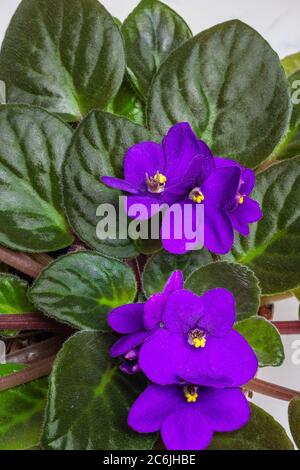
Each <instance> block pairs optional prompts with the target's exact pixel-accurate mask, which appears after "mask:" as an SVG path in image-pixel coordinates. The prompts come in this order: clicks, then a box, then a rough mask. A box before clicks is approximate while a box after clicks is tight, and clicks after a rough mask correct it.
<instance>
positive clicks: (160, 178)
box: [153, 171, 167, 184]
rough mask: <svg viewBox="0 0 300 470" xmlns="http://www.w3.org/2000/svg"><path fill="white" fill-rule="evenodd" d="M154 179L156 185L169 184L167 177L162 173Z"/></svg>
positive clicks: (157, 174)
mask: <svg viewBox="0 0 300 470" xmlns="http://www.w3.org/2000/svg"><path fill="white" fill-rule="evenodd" d="M153 179H154V181H155V182H156V183H159V184H166V182H167V178H166V177H165V175H163V174H162V173H159V171H158V172H157V173H156V174H155V175H154V178H153Z"/></svg>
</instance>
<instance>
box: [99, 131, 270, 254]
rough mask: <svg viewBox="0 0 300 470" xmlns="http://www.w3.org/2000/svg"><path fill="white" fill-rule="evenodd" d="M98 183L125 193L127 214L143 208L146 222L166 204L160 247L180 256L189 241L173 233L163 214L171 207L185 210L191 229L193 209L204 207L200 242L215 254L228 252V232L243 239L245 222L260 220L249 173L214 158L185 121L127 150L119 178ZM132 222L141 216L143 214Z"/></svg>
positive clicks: (230, 241)
mask: <svg viewBox="0 0 300 470" xmlns="http://www.w3.org/2000/svg"><path fill="white" fill-rule="evenodd" d="M102 182H103V183H105V184H106V185H107V186H110V187H113V188H117V189H119V190H122V191H125V192H126V193H128V194H129V195H128V197H127V205H126V209H127V211H128V212H130V208H131V207H132V206H133V205H134V204H143V205H144V206H145V207H146V208H147V212H146V214H147V217H146V218H150V217H151V216H153V215H154V213H155V212H158V211H159V210H160V209H161V208H162V207H165V205H167V206H168V207H169V209H168V210H167V211H166V212H165V213H164V217H163V221H162V229H161V238H162V243H163V246H164V248H165V249H166V250H167V251H169V252H171V253H175V254H182V253H185V252H186V251H187V250H188V248H187V247H188V246H190V240H189V239H186V235H185V233H184V232H183V233H182V237H181V238H178V237H176V236H175V235H174V234H175V233H176V230H175V228H174V226H173V227H172V224H173V225H174V224H175V223H176V220H175V221H174V218H172V217H170V214H168V211H172V210H173V206H174V204H178V205H179V206H181V207H182V208H184V207H185V206H187V205H188V206H189V208H190V209H191V210H190V211H189V214H190V215H189V217H190V218H191V221H190V222H191V224H193V225H194V226H195V227H196V228H197V227H198V226H197V223H198V224H199V223H200V222H199V221H198V220H197V210H196V208H197V205H199V204H201V205H204V208H205V213H204V224H203V227H202V228H203V232H204V240H203V243H204V246H205V248H207V249H208V250H210V251H212V252H213V253H217V254H225V253H228V252H229V251H230V249H231V248H232V245H233V241H234V230H236V231H238V232H239V233H241V234H242V235H244V236H247V235H248V234H249V227H248V224H249V223H253V222H256V221H258V220H259V219H260V218H261V217H262V212H261V209H260V206H259V204H258V203H257V202H256V201H254V200H252V199H251V198H250V194H251V192H252V190H253V187H254V184H255V175H254V172H253V171H252V170H250V169H247V168H243V167H242V166H241V165H239V164H238V163H237V162H235V161H233V160H227V159H223V158H218V157H214V156H213V155H212V152H211V151H210V149H209V147H208V146H207V145H206V144H205V142H203V141H201V140H199V139H198V137H197V136H196V135H195V133H194V132H193V130H192V129H191V127H190V125H189V124H188V123H179V124H176V125H175V126H173V127H172V128H171V129H170V131H169V132H168V134H167V135H166V137H165V138H164V139H163V141H162V143H161V144H158V143H155V142H142V143H139V144H136V145H134V146H133V147H131V148H130V149H129V150H128V152H127V153H126V156H125V162H124V180H121V179H119V178H113V177H110V176H104V177H102ZM183 212H184V211H183ZM137 218H141V219H142V218H145V215H144V213H143V214H142V215H138V216H137ZM170 221H171V222H170ZM164 224H168V227H167V229H166V227H164ZM169 225H171V227H170V226H169ZM165 233H167V234H168V236H167V237H166V236H165V235H164V234H165Z"/></svg>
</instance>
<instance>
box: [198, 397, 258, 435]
mask: <svg viewBox="0 0 300 470" xmlns="http://www.w3.org/2000/svg"><path fill="white" fill-rule="evenodd" d="M198 393H199V398H198V402H197V403H199V407H200V406H201V408H202V409H203V413H205V414H206V416H207V418H208V419H209V421H210V423H211V426H212V428H213V430H214V431H216V432H232V431H236V430H238V429H240V428H241V427H243V426H245V424H247V422H248V421H249V419H250V414H251V413H250V406H249V403H248V400H247V398H246V397H245V395H244V393H243V392H242V391H241V390H240V389H239V388H228V389H223V390H216V389H214V388H205V389H202V390H200V391H199V392H198Z"/></svg>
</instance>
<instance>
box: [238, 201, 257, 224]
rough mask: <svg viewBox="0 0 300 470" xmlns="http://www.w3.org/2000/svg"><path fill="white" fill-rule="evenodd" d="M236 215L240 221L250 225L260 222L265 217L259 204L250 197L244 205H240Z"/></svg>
mask: <svg viewBox="0 0 300 470" xmlns="http://www.w3.org/2000/svg"><path fill="white" fill-rule="evenodd" d="M234 213H235V215H236V216H237V217H238V218H239V219H240V220H242V221H243V222H246V223H248V224H251V223H253V222H258V221H259V220H260V219H261V218H262V216H263V214H262V211H261V208H260V205H259V204H258V202H257V201H254V200H253V199H250V197H245V199H244V202H243V204H239V205H238V207H237V208H236V210H235V211H234Z"/></svg>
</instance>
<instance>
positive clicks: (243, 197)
mask: <svg viewBox="0 0 300 470" xmlns="http://www.w3.org/2000/svg"><path fill="white" fill-rule="evenodd" d="M214 159H215V164H216V167H217V168H228V167H234V166H235V167H236V166H238V167H239V168H240V170H241V177H240V182H239V186H238V190H237V193H236V196H235V200H234V203H233V205H232V207H231V210H230V218H231V222H232V225H233V228H234V229H235V230H236V231H237V232H239V233H240V234H241V235H243V236H244V237H247V236H248V235H249V232H250V230H249V227H248V224H251V223H254V222H258V221H259V220H260V219H261V218H262V216H263V214H262V211H261V208H260V206H259V204H258V202H257V201H254V200H253V199H251V198H250V197H249V196H250V194H251V192H252V190H253V188H254V185H255V173H254V171H252V170H250V168H244V167H242V166H241V165H239V164H238V163H237V162H235V161H234V160H228V159H224V158H218V157H215V158H214Z"/></svg>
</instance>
